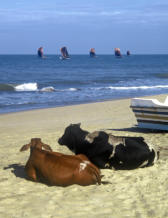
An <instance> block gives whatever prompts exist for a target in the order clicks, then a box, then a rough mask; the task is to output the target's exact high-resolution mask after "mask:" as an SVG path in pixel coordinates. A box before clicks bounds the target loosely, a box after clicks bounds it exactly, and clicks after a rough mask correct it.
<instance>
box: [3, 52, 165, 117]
mask: <svg viewBox="0 0 168 218" xmlns="http://www.w3.org/2000/svg"><path fill="white" fill-rule="evenodd" d="M162 93H164V94H166V93H168V55H131V56H123V57H122V58H116V57H115V56H114V55H98V56H97V57H96V58H90V57H89V55H72V56H71V58H70V59H69V60H60V59H59V56H56V55H47V56H46V58H45V59H40V58H38V57H37V56H36V55H0V113H9V112H16V111H22V110H31V109H39V108H48V107H56V106H65V105H72V104H81V103H89V102H98V101H104V100H110V99H121V98H128V97H129V98H130V97H138V96H145V95H155V94H162Z"/></svg>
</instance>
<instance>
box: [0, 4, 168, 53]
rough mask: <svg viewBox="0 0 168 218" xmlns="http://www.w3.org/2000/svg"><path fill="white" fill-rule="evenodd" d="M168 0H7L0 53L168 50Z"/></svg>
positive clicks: (1, 13)
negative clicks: (66, 49) (63, 48)
mask: <svg viewBox="0 0 168 218" xmlns="http://www.w3.org/2000/svg"><path fill="white" fill-rule="evenodd" d="M167 39H168V1H167V0H116V1H114V0H80V1H79V0H47V1H46V0H45V1H44V0H15V1H13V0H5V1H2V2H1V5H0V53H1V54H34V53H36V50H37V48H38V47H40V46H43V47H44V53H46V54H58V53H59V48H60V47H61V46H64V45H65V46H67V47H68V49H69V52H70V54H87V53H88V51H89V49H90V48H91V47H94V48H95V49H96V53H98V54H113V51H114V48H115V47H119V48H120V49H121V52H122V53H125V52H126V50H130V51H131V53H134V54H167V53H168V43H167Z"/></svg>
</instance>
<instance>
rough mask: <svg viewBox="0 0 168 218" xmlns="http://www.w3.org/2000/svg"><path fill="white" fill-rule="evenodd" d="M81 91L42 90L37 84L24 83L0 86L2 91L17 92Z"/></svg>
mask: <svg viewBox="0 0 168 218" xmlns="http://www.w3.org/2000/svg"><path fill="white" fill-rule="evenodd" d="M78 90H81V89H80V88H67V89H55V88H54V87H53V86H47V87H43V88H41V89H39V88H38V84H37V83H23V84H19V85H13V84H0V91H16V92H29V91H30V92H34V91H40V92H54V91H56V92H68V91H70V92H74V91H78Z"/></svg>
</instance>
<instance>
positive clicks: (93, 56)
mask: <svg viewBox="0 0 168 218" xmlns="http://www.w3.org/2000/svg"><path fill="white" fill-rule="evenodd" d="M90 57H91V58H95V57H96V52H95V49H94V48H91V49H90Z"/></svg>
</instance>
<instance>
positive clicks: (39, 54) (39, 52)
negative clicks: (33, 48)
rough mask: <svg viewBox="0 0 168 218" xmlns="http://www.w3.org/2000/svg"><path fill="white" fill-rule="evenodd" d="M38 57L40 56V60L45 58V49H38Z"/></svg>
mask: <svg viewBox="0 0 168 218" xmlns="http://www.w3.org/2000/svg"><path fill="white" fill-rule="evenodd" d="M37 55H38V56H39V57H40V58H43V57H44V51H43V47H40V48H38V50H37Z"/></svg>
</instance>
